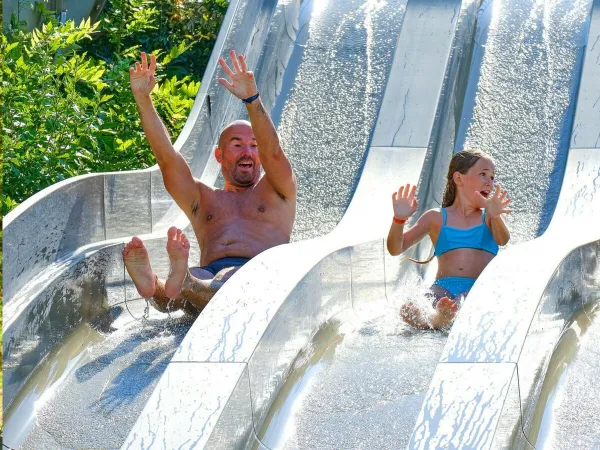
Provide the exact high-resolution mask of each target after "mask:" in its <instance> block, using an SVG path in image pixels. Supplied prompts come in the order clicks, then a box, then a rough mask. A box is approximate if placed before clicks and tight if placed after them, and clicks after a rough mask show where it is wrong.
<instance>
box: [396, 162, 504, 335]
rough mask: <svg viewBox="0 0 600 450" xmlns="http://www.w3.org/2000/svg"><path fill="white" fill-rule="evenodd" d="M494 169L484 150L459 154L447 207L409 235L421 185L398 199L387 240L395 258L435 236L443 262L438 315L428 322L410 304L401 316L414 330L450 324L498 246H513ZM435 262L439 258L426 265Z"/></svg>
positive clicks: (436, 293)
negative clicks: (459, 305)
mask: <svg viewBox="0 0 600 450" xmlns="http://www.w3.org/2000/svg"><path fill="white" fill-rule="evenodd" d="M494 170H495V168H494V161H493V159H492V158H491V156H489V155H487V154H486V153H484V152H482V151H479V150H463V151H460V152H458V153H456V154H455V155H454V156H453V157H452V160H451V161H450V167H449V168H448V175H447V177H446V179H447V183H446V189H445V190H444V196H443V199H442V208H441V209H431V210H429V211H427V212H426V213H425V214H423V215H422V216H421V217H420V218H419V220H417V222H416V223H415V224H414V226H413V227H411V228H410V229H409V230H407V231H405V230H404V223H405V222H406V221H407V220H408V218H409V217H410V216H412V215H413V214H414V213H415V211H416V210H417V206H418V203H417V200H416V199H415V190H416V186H412V187H411V185H410V184H407V185H406V186H401V187H400V189H398V192H394V193H393V194H392V202H393V205H394V220H393V222H392V226H391V228H390V233H389V235H388V239H387V248H388V251H389V252H390V254H391V255H399V254H400V253H403V252H405V251H406V250H408V249H409V248H411V247H412V246H413V245H415V244H416V243H417V242H419V241H420V240H421V239H423V238H424V237H425V236H426V235H429V237H430V238H431V241H432V242H433V245H434V247H435V256H437V257H438V271H437V275H436V280H435V282H434V283H433V286H431V293H432V296H433V298H434V300H433V306H434V308H435V312H434V314H433V315H432V316H431V317H427V315H425V314H423V312H422V311H420V310H419V308H417V307H416V306H415V305H413V304H412V303H407V304H405V305H404V306H402V308H401V310H400V315H401V316H402V318H403V319H404V321H405V322H407V323H409V324H410V325H412V326H414V327H416V328H433V329H440V328H444V327H446V326H447V325H448V324H450V322H452V320H453V319H454V316H455V315H456V312H457V311H458V304H459V302H460V301H461V300H462V299H463V298H464V297H465V296H466V295H467V293H468V292H469V290H470V289H471V287H472V286H473V284H474V283H475V280H476V279H477V277H478V276H479V275H480V274H481V272H483V269H485V267H486V266H487V265H488V264H489V262H490V261H491V260H492V258H494V256H496V254H497V253H498V246H499V245H506V243H507V242H508V239H509V237H510V234H509V231H508V228H507V226H506V223H505V222H504V219H503V214H507V213H510V212H512V210H510V209H506V208H507V206H508V205H509V203H510V199H507V198H506V196H507V191H502V190H501V188H500V185H499V184H496V185H495V191H494V184H493V183H494V177H495V173H494ZM492 191H493V192H492ZM431 259H433V256H432V257H431V258H430V259H429V260H427V261H425V263H426V262H429V261H431ZM412 261H414V260H412ZM415 262H417V263H421V262H420V261H415Z"/></svg>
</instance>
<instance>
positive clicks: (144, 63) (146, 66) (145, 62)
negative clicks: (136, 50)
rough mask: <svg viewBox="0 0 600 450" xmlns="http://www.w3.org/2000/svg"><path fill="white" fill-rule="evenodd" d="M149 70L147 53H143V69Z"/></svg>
mask: <svg viewBox="0 0 600 450" xmlns="http://www.w3.org/2000/svg"><path fill="white" fill-rule="evenodd" d="M147 68H148V57H147V56H146V53H144V52H142V69H144V70H146V69H147Z"/></svg>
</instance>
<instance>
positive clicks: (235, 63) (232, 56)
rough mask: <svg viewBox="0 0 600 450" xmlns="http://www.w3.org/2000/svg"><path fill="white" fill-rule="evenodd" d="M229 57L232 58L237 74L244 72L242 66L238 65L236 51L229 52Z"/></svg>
mask: <svg viewBox="0 0 600 450" xmlns="http://www.w3.org/2000/svg"><path fill="white" fill-rule="evenodd" d="M229 56H230V57H231V64H232V65H233V69H234V70H235V71H236V72H241V71H242V69H241V68H240V65H239V63H238V60H237V56H236V54H235V50H231V51H230V52H229Z"/></svg>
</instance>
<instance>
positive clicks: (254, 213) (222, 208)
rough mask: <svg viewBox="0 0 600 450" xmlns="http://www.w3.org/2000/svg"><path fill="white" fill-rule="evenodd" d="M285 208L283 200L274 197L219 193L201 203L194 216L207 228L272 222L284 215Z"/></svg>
mask: <svg viewBox="0 0 600 450" xmlns="http://www.w3.org/2000/svg"><path fill="white" fill-rule="evenodd" d="M286 206H287V205H286V203H285V201H284V200H283V199H281V198H279V197H275V196H259V195H240V194H235V193H219V194H216V195H213V196H211V197H210V198H209V199H206V200H205V201H203V202H202V204H201V205H199V206H198V208H197V210H196V211H195V212H194V215H195V217H196V220H197V221H198V222H199V223H200V224H203V225H207V226H210V225H213V224H216V223H229V222H235V221H238V220H250V221H257V222H273V221H279V220H280V219H281V218H282V215H285V214H286Z"/></svg>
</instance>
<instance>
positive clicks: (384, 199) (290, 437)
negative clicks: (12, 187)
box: [3, 0, 600, 449]
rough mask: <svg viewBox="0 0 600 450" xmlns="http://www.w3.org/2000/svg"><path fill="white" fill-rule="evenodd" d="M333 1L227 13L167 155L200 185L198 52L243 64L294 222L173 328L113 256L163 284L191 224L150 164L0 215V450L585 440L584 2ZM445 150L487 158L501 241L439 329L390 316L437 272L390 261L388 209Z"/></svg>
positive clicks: (214, 176) (225, 115) (427, 189)
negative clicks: (0, 431) (0, 230)
mask: <svg viewBox="0 0 600 450" xmlns="http://www.w3.org/2000/svg"><path fill="white" fill-rule="evenodd" d="M341 3H342V2H333V1H304V2H300V1H294V0H287V1H279V2H277V1H274V0H272V1H267V0H263V1H257V2H243V1H231V2H230V7H229V9H228V12H227V15H226V18H225V21H224V24H223V27H222V31H221V33H220V35H219V38H218V40H217V43H216V45H215V49H214V51H213V56H212V58H211V61H210V64H209V67H208V68H207V71H206V75H205V78H204V80H203V83H202V87H201V91H200V93H199V94H198V97H197V100H196V102H195V105H194V108H193V110H192V113H191V114H190V117H189V119H188V122H187V123H186V126H185V128H184V130H183V132H182V134H181V136H180V137H179V138H178V140H177V143H176V147H177V148H178V149H179V150H180V151H181V152H182V154H183V155H184V156H185V157H186V159H187V160H188V161H189V163H190V165H191V167H192V170H193V173H194V175H195V176H196V177H198V178H200V179H201V180H202V181H203V182H205V183H207V184H210V185H215V186H221V185H222V179H220V177H219V174H218V169H219V168H218V166H217V164H216V163H215V161H214V160H213V159H212V154H211V150H212V146H213V145H214V143H215V141H216V134H217V133H218V130H219V129H220V128H221V127H222V126H223V125H225V124H226V123H228V122H229V121H230V120H233V119H234V118H238V117H240V116H241V115H242V112H243V110H242V108H241V107H240V105H239V102H237V101H235V99H233V98H232V97H231V96H230V95H229V94H228V93H227V92H225V91H224V90H223V89H222V88H221V87H220V86H219V85H218V84H217V83H216V76H217V73H218V71H217V63H216V60H217V58H218V56H220V55H225V54H226V53H227V51H228V50H229V49H230V48H235V49H237V50H238V51H241V52H243V53H245V54H246V55H247V57H248V60H249V62H250V65H251V67H255V68H256V70H255V71H256V73H257V76H258V80H257V81H258V84H259V90H260V91H261V95H262V97H263V101H264V102H265V104H266V105H267V107H269V108H270V109H271V111H272V115H273V118H274V121H275V123H276V125H277V127H278V131H279V133H280V136H281V139H282V144H283V146H284V148H285V150H286V152H287V153H288V154H289V155H290V159H291V160H292V163H293V165H294V168H295V171H296V173H297V176H298V179H299V201H298V215H297V217H298V219H297V224H296V227H295V231H294V235H293V242H292V243H291V244H289V245H285V246H280V247H276V248H274V249H271V250H269V251H267V252H264V253H263V254H261V255H259V256H258V257H256V258H254V259H253V260H252V261H251V262H250V263H249V264H247V265H246V266H244V268H243V269H242V270H240V271H239V272H238V273H236V275H235V276H234V277H232V278H231V280H230V281H229V282H228V283H227V284H226V285H225V286H224V287H223V288H222V289H221V290H220V291H219V293H217V295H216V296H215V298H214V299H213V300H212V301H211V303H210V304H209V306H208V307H207V308H206V309H205V310H204V311H203V313H202V314H201V315H200V317H199V318H198V319H197V320H196V321H195V322H194V323H193V324H192V323H191V322H190V320H189V318H187V317H185V316H183V315H181V314H171V315H166V314H160V313H158V312H156V311H155V310H153V309H152V308H151V307H148V305H147V302H146V301H145V300H144V299H142V298H139V296H138V295H137V293H136V291H135V289H134V288H133V286H132V283H131V281H130V280H129V278H128V276H127V275H126V273H125V271H124V267H123V264H122V262H121V258H120V251H121V249H122V248H123V245H124V242H126V241H127V240H128V239H129V237H130V236H132V235H134V234H135V235H139V236H141V237H142V239H143V240H144V241H145V242H146V243H147V245H148V247H149V252H150V255H151V260H152V264H153V267H154V269H155V270H156V271H157V273H159V275H162V276H164V275H165V274H166V271H167V270H168V265H167V261H166V253H165V251H164V244H165V240H164V236H165V235H166V229H167V228H168V227H169V226H170V225H172V224H176V225H178V226H181V227H187V226H188V224H187V221H186V219H185V217H182V215H181V213H180V211H179V210H178V208H177V207H176V206H174V205H173V204H172V202H171V201H170V199H169V197H168V194H167V193H166V192H165V190H164V188H163V186H162V179H161V176H160V173H159V172H158V171H157V170H156V168H153V169H149V170H145V171H137V172H129V173H119V174H97V175H90V176H84V177H78V178H76V179H74V180H70V181H66V182H63V183H60V184H58V185H56V186H53V187H52V188H50V189H48V190H46V191H44V192H42V193H40V194H38V195H36V196H34V197H33V198H32V199H30V200H29V201H27V202H25V203H24V204H23V205H21V206H20V207H19V208H18V209H17V210H15V211H14V212H13V213H11V214H10V215H9V216H7V217H6V218H5V222H4V248H5V258H6V260H5V305H4V328H3V333H4V342H5V344H4V358H5V359H4V370H5V372H4V383H5V388H4V389H5V391H4V396H5V405H4V409H5V435H4V446H5V447H7V448H45V449H46V448H47V449H52V448H90V447H92V448H120V447H121V448H166V449H170V448H207V449H209V448H210V449H213V448H259V449H274V448H361V447H362V448H401V447H405V446H408V447H409V448H445V447H456V448H595V447H597V446H598V443H599V442H600V437H599V436H598V434H597V432H596V434H594V431H593V430H598V429H600V427H598V426H597V422H594V421H597V420H598V419H597V418H598V417H600V415H599V414H598V411H597V408H598V406H597V405H598V404H599V403H598V402H594V401H593V399H590V398H589V397H590V395H595V394H590V390H592V389H593V380H594V378H593V377H592V375H591V374H592V373H593V371H592V370H593V369H594V363H595V360H594V355H595V354H594V351H596V352H597V350H595V349H596V348H597V345H594V343H595V342H596V343H597V342H598V328H599V325H598V320H597V319H596V320H595V317H596V314H597V305H598V292H599V290H598V284H599V280H600V276H599V273H598V271H599V270H600V269H599V267H600V265H599V264H598V263H599V261H598V251H599V240H600V233H599V232H598V231H597V229H598V227H597V226H594V225H593V224H594V221H595V223H596V224H597V223H598V222H599V221H600V220H599V217H600V212H599V211H600V210H599V208H600V205H599V199H598V196H597V194H596V192H597V190H598V186H600V181H599V180H600V154H599V153H598V150H596V149H597V147H598V129H597V128H598V127H597V124H598V123H600V117H599V116H600V110H599V108H598V102H597V99H598V97H599V96H600V91H599V90H598V87H597V83H595V81H594V80H595V79H597V77H598V70H600V69H598V64H597V60H598V57H599V56H598V55H599V54H600V45H594V43H595V42H596V41H597V40H598V36H600V5H599V2H598V1H597V0H596V1H595V2H592V1H582V2H578V3H573V2H566V1H564V2H556V3H555V4H553V5H545V4H539V2H534V1H531V2H527V1H523V2H520V3H519V6H518V7H515V6H514V5H510V7H509V2H508V1H498V0H494V1H493V2H488V1H486V2H483V4H482V5H479V4H478V3H477V2H474V1H462V2H461V1H459V0H456V1H454V2H451V1H442V0H437V1H436V0H420V1H413V0H409V1H408V2H406V1H401V0H397V1H388V2H375V1H364V0H361V1H358V0H357V1H347V2H343V4H341ZM480 6H481V7H480ZM586 44H588V45H587V46H586ZM463 145H467V146H468V145H470V146H479V147H481V148H483V149H484V150H486V151H489V152H490V153H492V154H493V156H494V157H495V159H496V162H497V169H498V171H499V173H500V179H501V181H502V183H503V184H504V185H505V186H507V187H508V189H509V191H510V192H511V194H512V195H513V196H514V197H515V201H514V209H515V212H514V213H513V215H512V217H511V223H510V225H511V229H512V230H513V239H512V242H513V244H512V245H511V246H509V248H507V249H506V250H503V251H502V252H501V254H500V255H499V256H498V257H497V258H496V259H495V260H494V261H493V262H492V264H491V265H490V267H489V268H488V269H486V271H484V273H483V274H482V276H481V277H480V279H479V280H478V282H477V283H476V285H475V287H474V289H473V290H472V292H471V293H470V294H469V297H468V298H467V300H466V301H465V305H464V307H463V308H462V309H461V313H460V315H459V318H458V320H457V322H456V324H455V325H454V327H453V329H452V331H451V332H450V334H449V335H446V334H444V333H433V332H422V331H415V330H411V329H409V328H408V327H406V326H404V325H403V324H402V323H401V322H400V321H399V320H398V317H397V307H398V305H399V304H400V303H401V302H402V301H403V300H404V299H405V298H407V297H411V298H413V297H418V296H419V295H420V294H421V291H422V288H420V287H419V286H422V285H427V284H428V283H430V282H431V281H432V277H433V276H434V274H435V264H433V263H432V264H430V265H428V266H426V267H425V268H422V267H420V266H415V265H414V264H412V263H408V262H406V261H403V260H402V259H401V258H398V257H396V258H394V257H391V256H389V255H388V254H387V252H386V251H385V241H384V237H385V236H386V234H387V229H388V226H389V222H390V214H391V206H390V204H389V203H390V199H389V196H390V193H391V192H392V191H393V190H394V189H395V188H397V184H398V183H399V182H400V181H402V182H411V183H419V194H418V196H419V202H420V210H419V212H423V211H424V210H426V209H428V208H431V207H436V206H437V203H436V202H437V201H439V199H440V196H441V191H442V189H443V185H442V184H441V183H442V180H443V177H444V175H445V173H444V172H445V170H446V167H447V164H448V161H449V159H450V157H451V156H452V153H453V151H454V149H455V148H460V147H461V146H463ZM530 173H531V175H530ZM511 183H512V184H511ZM522 197H525V198H522ZM566 230H569V231H568V232H566ZM187 234H188V235H189V236H191V235H193V233H191V232H188V233H187ZM194 244H195V243H193V245H192V247H193V248H196V247H197V246H195V245H194ZM429 252H430V246H429V245H427V244H423V245H420V246H418V247H417V248H415V249H414V250H413V253H412V256H416V257H419V258H425V257H426V256H428V254H429ZM198 257H199V255H198V253H197V250H196V253H195V254H192V255H191V260H192V261H194V260H198ZM596 355H597V353H596ZM596 361H597V358H596ZM596 364H597V363H596ZM584 396H585V397H586V401H585V402H584V406H583V407H578V408H575V409H574V408H573V407H572V405H573V402H578V404H580V403H581V398H582V397H584ZM589 400H591V401H589ZM594 408H596V409H594ZM582 411H584V413H581V412H582ZM574 414H575V417H577V419H576V423H575V424H573V420H572V418H573V417H574ZM581 416H583V417H581ZM584 419H585V420H584ZM580 444H581V445H580ZM544 446H545V447H544Z"/></svg>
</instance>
